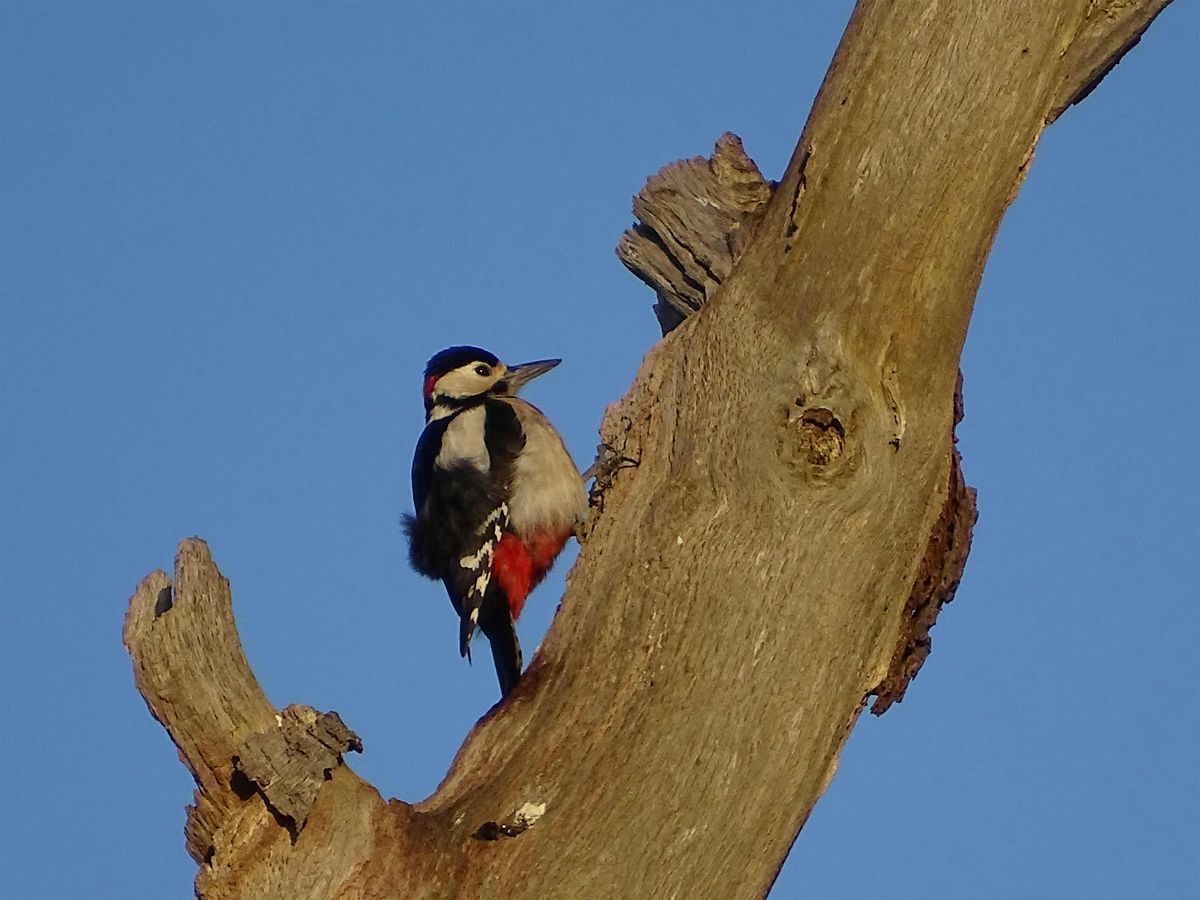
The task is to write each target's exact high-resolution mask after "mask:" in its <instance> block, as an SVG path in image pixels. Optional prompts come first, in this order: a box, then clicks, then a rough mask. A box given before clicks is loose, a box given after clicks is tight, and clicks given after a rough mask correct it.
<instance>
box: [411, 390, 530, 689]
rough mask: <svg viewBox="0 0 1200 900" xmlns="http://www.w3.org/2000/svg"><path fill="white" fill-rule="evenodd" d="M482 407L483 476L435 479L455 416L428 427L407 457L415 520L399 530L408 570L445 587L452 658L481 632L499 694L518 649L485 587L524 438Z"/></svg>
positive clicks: (500, 602) (501, 602)
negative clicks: (452, 617)
mask: <svg viewBox="0 0 1200 900" xmlns="http://www.w3.org/2000/svg"><path fill="white" fill-rule="evenodd" d="M484 406H485V411H486V415H485V419H484V442H485V445H486V447H487V450H488V456H489V460H490V462H489V466H490V468H489V470H488V471H486V472H485V471H482V470H480V469H478V468H476V467H475V466H473V465H470V464H467V463H464V464H459V465H454V466H451V467H449V468H441V467H437V468H436V472H435V466H436V460H437V455H438V448H439V447H440V446H441V443H442V438H443V437H444V435H445V431H446V428H447V427H448V425H449V423H450V422H451V421H452V420H453V419H454V416H450V417H447V418H446V419H439V420H437V421H435V422H431V423H430V424H429V425H428V426H426V428H425V431H424V432H423V433H422V435H421V439H420V441H418V443H417V450H416V454H415V456H414V457H413V468H412V481H413V503H414V506H415V507H416V510H417V514H416V516H415V517H409V518H407V519H406V520H405V529H406V530H407V532H408V535H409V542H410V543H409V558H410V561H411V562H412V565H413V568H414V569H416V570H417V571H418V572H420V573H421V574H422V575H425V576H427V577H429V578H440V579H441V580H442V581H443V582H444V583H445V585H446V592H447V594H449V596H450V602H451V603H452V604H453V605H454V609H455V611H456V612H457V613H458V615H459V618H460V625H459V652H460V653H462V654H463V655H464V656H468V657H469V656H470V641H471V637H472V635H473V634H474V632H475V629H476V627H477V626H478V627H482V628H483V630H484V632H485V634H487V636H488V639H489V641H491V643H492V650H493V655H494V656H495V661H496V671H497V675H498V676H499V678H500V684H501V689H502V690H505V691H506V690H507V688H508V687H511V685H512V684H513V683H515V679H516V677H519V675H520V671H521V669H520V666H521V649H520V645H519V644H518V643H517V640H516V632H515V630H514V628H513V625H512V619H511V616H509V612H508V603H507V600H506V599H505V598H504V596H503V592H502V591H501V590H500V589H499V586H498V585H493V584H492V581H491V575H492V556H493V553H494V552H495V548H496V545H497V544H498V543H499V542H500V539H501V537H502V536H503V533H504V530H505V528H506V527H507V524H508V502H507V501H508V495H509V493H510V489H511V482H512V473H513V468H514V464H515V461H516V457H517V454H519V453H520V451H521V448H522V447H523V446H524V444H525V434H524V432H523V431H522V429H521V425H520V421H519V420H518V419H517V415H516V412H515V411H514V410H513V408H512V406H511V405H509V404H508V403H505V402H503V401H499V400H488V401H486V402H485V404H484ZM489 588H490V589H489Z"/></svg>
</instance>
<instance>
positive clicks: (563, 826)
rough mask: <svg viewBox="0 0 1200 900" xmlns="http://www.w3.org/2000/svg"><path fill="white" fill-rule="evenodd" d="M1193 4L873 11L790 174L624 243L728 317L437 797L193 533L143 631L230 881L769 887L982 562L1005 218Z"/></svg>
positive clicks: (672, 218) (623, 412)
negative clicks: (397, 782) (1097, 93)
mask: <svg viewBox="0 0 1200 900" xmlns="http://www.w3.org/2000/svg"><path fill="white" fill-rule="evenodd" d="M1162 5H1163V4H1162V2H1161V0H1144V2H1140V3H1137V2H1118V0H1107V2H1099V3H1091V4H1088V5H1086V7H1085V5H1084V4H1082V3H1080V2H1078V0H1046V2H1043V3H1038V4H1028V5H1026V6H1023V7H1022V12H1021V14H1020V15H1014V14H1013V13H1012V9H1011V7H1009V6H1008V5H1007V4H997V3H994V2H991V0H963V2H958V3H953V4H946V3H938V2H936V0H900V2H876V0H863V2H860V4H859V6H858V8H857V9H856V10H855V13H854V16H853V17H852V19H851V22H850V24H849V26H848V28H847V31H846V34H845V36H844V38H843V40H842V43H841V46H840V47H839V49H838V52H837V55H836V57H835V59H834V61H833V63H832V65H831V67H830V70H829V73H828V74H827V76H826V79H825V82H824V84H823V85H822V88H821V91H820V94H819V96H818V98H817V101H816V104H815V107H814V109H813V112H812V114H811V116H810V118H809V121H808V124H807V126H806V127H805V130H804V133H803V135H802V136H801V138H800V142H799V144H798V146H797V148H796V152H795V154H794V155H793V158H792V162H791V164H790V165H789V167H788V170H787V172H786V173H785V175H784V177H783V179H782V180H781V182H780V183H779V186H778V188H777V189H776V190H775V192H774V194H773V196H771V197H770V198H769V199H767V197H768V194H769V193H770V191H769V187H768V185H767V183H766V182H765V181H764V180H762V178H761V176H759V175H758V173H757V169H756V168H755V167H754V166H753V164H752V163H750V162H749V160H748V159H747V158H746V157H745V155H744V153H742V151H741V148H740V143H738V142H736V140H735V139H733V138H729V137H727V138H725V139H723V140H722V142H721V143H720V144H719V145H718V149H717V152H716V154H715V155H714V157H713V159H712V160H711V161H691V162H689V163H686V164H682V165H680V166H675V167H668V169H667V170H664V172H663V174H662V175H661V176H660V177H659V178H658V180H657V181H656V180H655V179H651V183H650V184H649V185H648V186H647V190H646V191H645V192H644V193H643V195H642V196H641V199H640V200H639V201H638V214H639V216H641V217H642V222H643V224H642V226H640V227H639V228H637V229H635V230H634V231H633V232H632V233H630V234H627V236H626V238H625V239H624V240H623V242H622V249H621V257H622V259H623V260H624V261H625V262H626V263H627V265H629V266H630V267H631V268H632V269H634V270H635V271H636V272H637V273H638V274H639V277H642V278H643V279H645V280H647V281H648V282H649V283H651V284H652V286H653V287H655V289H656V291H658V292H659V301H660V319H661V320H662V321H663V324H664V328H669V327H670V326H671V325H673V324H677V322H678V318H679V317H680V316H682V315H684V314H686V313H688V312H691V311H694V310H695V309H697V308H698V309H699V311H698V312H696V313H695V314H694V315H690V316H688V318H687V319H686V321H683V322H682V324H680V325H679V327H677V328H675V329H674V330H673V331H671V333H670V334H669V335H667V337H666V338H664V340H663V341H662V342H660V343H659V344H658V346H656V347H655V348H654V349H653V350H652V351H651V352H650V353H648V354H647V356H646V358H645V361H644V363H643V366H642V369H641V371H640V372H639V373H638V375H637V378H636V379H635V381H634V384H633V386H632V388H631V389H630V392H629V393H628V395H627V396H626V397H625V398H624V399H623V400H622V401H621V402H620V403H618V404H614V405H613V406H612V407H611V408H610V409H609V411H608V413H607V414H606V416H605V420H604V424H603V426H602V435H601V436H602V440H603V442H604V447H605V455H606V458H607V459H608V461H609V462H610V463H611V462H615V463H616V464H623V463H625V462H628V461H633V462H636V465H629V466H626V467H624V468H618V467H617V466H616V465H611V466H609V467H608V471H607V475H606V478H605V483H606V484H605V487H604V489H602V490H601V491H599V496H598V499H599V500H601V501H602V503H603V509H602V511H597V513H596V515H595V516H594V520H593V522H592V523H590V525H589V528H590V531H589V532H588V533H587V534H586V535H585V538H586V544H585V547H584V551H583V553H582V554H581V556H580V558H579V561H578V563H577V564H576V566H575V569H574V570H573V572H572V573H571V577H570V582H569V589H568V592H567V595H566V596H565V597H564V599H563V603H562V606H561V609H560V611H559V613H558V615H557V616H556V618H555V621H554V625H553V627H552V629H551V631H550V633H549V634H548V635H547V637H546V639H545V641H544V642H543V646H542V649H541V651H540V652H539V653H538V655H537V656H536V658H535V659H534V660H533V662H532V664H531V666H530V670H529V671H528V672H527V673H526V674H525V676H524V677H523V678H522V680H521V682H520V684H519V685H518V687H517V689H516V690H515V691H514V692H513V693H512V694H511V695H510V696H509V698H508V699H507V701H506V702H505V703H504V704H503V705H502V706H500V707H499V708H498V710H497V711H495V712H494V713H493V714H491V715H489V716H488V717H486V718H484V719H483V720H481V721H480V722H479V724H478V725H477V726H476V728H475V729H474V730H473V731H472V733H471V734H470V735H469V736H468V738H467V740H466V742H465V743H464V745H463V747H462V749H461V750H460V751H459V754H458V757H457V758H456V759H455V761H454V764H453V767H452V768H451V770H450V772H449V773H448V774H447V776H446V779H445V781H444V782H443V783H442V785H441V786H440V787H439V789H438V791H437V792H436V793H435V794H434V795H433V796H432V797H430V798H429V799H428V800H426V801H424V802H423V803H421V804H418V805H416V806H408V805H407V804H404V803H400V802H398V801H390V802H386V803H385V802H384V801H383V800H382V799H381V798H380V797H379V795H378V793H377V792H376V791H375V790H374V789H373V788H371V787H369V786H368V785H365V784H364V783H363V782H362V781H361V780H360V779H359V778H358V777H357V776H356V775H355V774H354V773H353V772H351V771H350V769H349V768H348V767H347V766H346V765H344V764H342V763H341V762H340V754H341V753H342V752H344V751H345V750H346V749H354V747H355V738H354V736H353V735H352V733H350V732H349V730H348V729H345V728H344V726H342V725H341V723H340V720H336V719H334V718H331V717H328V716H326V717H321V716H318V715H317V714H316V713H315V712H314V711H311V710H306V709H291V710H289V711H288V712H286V713H285V714H284V715H282V716H280V717H279V718H277V717H276V713H275V710H274V709H272V708H271V705H270V704H269V703H268V702H267V699H266V698H265V697H264V696H263V694H262V691H261V690H260V689H259V687H258V685H257V683H256V682H255V680H254V677H253V675H252V674H251V673H250V670H249V667H248V666H247V664H246V660H245V657H244V654H243V653H242V649H241V646H240V643H239V642H238V639H237V635H236V632H235V631H234V626H233V619H232V613H231V609H230V597H229V587H228V584H227V582H226V581H225V579H224V578H222V577H221V575H220V573H219V572H218V571H217V569H216V567H215V566H214V565H213V564H212V560H211V558H210V556H209V554H208V550H207V548H206V547H205V546H204V545H203V544H202V543H201V542H200V541H196V540H192V541H186V542H184V544H183V545H182V546H181V548H180V552H179V557H178V560H177V565H176V590H175V593H174V594H173V595H172V594H171V593H170V585H169V583H168V580H167V577H166V575H164V574H163V573H161V572H156V573H153V574H152V575H150V576H149V577H148V578H147V579H146V580H145V581H143V582H142V584H141V585H140V586H139V588H138V591H137V593H136V594H135V595H134V597H133V599H132V601H131V604H130V611H129V614H128V617H127V619H126V627H125V642H126V645H127V647H128V648H129V651H130V654H131V656H132V657H133V662H134V672H135V678H136V681H137V685H138V689H139V690H140V691H141V692H142V694H143V696H144V697H145V698H146V702H147V704H148V705H149V707H150V710H151V712H152V714H153V715H154V716H155V717H156V718H157V719H158V720H159V721H160V722H162V723H163V724H164V725H165V726H166V728H167V729H168V731H169V732H170V734H171V737H172V739H173V740H174V741H175V743H176V745H177V746H178V747H179V750H180V755H181V757H182V758H183V760H184V762H185V763H186V764H187V766H188V767H189V769H190V770H191V771H192V773H193V774H194V775H195V777H196V780H197V785H198V788H197V792H196V806H195V808H194V809H193V810H192V811H191V814H190V816H189V821H188V827H187V835H188V848H189V851H190V852H191V853H192V854H193V856H194V857H195V858H196V859H197V860H198V861H199V862H200V863H201V867H200V874H199V876H198V878H197V890H198V892H199V893H201V894H203V895H204V896H207V897H224V896H241V897H322V898H325V897H334V896H336V897H341V898H350V897H397V896H403V897H463V898H468V897H469V898H491V897H497V898H498V897H507V896H511V895H512V894H513V893H514V892H515V891H516V890H517V886H518V885H519V886H520V889H521V890H522V891H524V892H527V893H530V894H536V895H538V896H545V897H571V898H590V897H613V896H645V897H657V896H687V897H714V898H716V897H720V898H726V897H755V896H762V895H763V894H764V893H765V892H766V891H767V890H768V889H769V886H770V884H771V881H772V880H773V878H774V876H775V873H776V872H777V870H778V867H779V866H780V865H781V864H782V861H783V859H784V857H785V856H786V854H787V851H788V848H789V847H790V845H791V842H792V840H793V838H794V837H795V835H796V834H797V832H798V831H799V829H800V827H801V826H802V824H803V822H804V821H805V819H806V818H807V816H808V814H809V812H810V811H811V809H812V808H813V805H814V804H815V803H816V801H817V799H818V798H819V797H820V795H821V794H822V792H823V791H824V790H825V788H826V786H827V785H828V783H829V780H830V779H831V778H832V777H833V773H834V771H835V770H836V768H837V760H838V754H839V752H840V750H841V747H842V744H843V742H844V741H845V739H846V736H847V735H848V733H849V731H850V729H851V728H852V727H853V725H854V723H855V721H856V719H857V717H858V715H859V713H860V712H861V710H862V709H863V707H864V704H865V702H866V699H867V698H868V696H869V695H870V694H871V693H875V694H876V695H877V696H878V698H879V699H878V703H877V708H878V709H881V708H883V707H886V706H887V705H888V704H889V703H892V702H894V701H896V700H898V699H899V698H900V697H901V696H903V693H904V691H905V689H906V688H907V685H908V683H909V681H910V680H911V678H912V676H913V675H914V674H915V672H916V671H917V669H918V668H919V667H920V664H921V662H922V660H923V659H924V656H925V655H926V654H927V652H928V629H929V626H930V625H931V624H932V621H933V616H934V615H936V611H937V609H938V607H940V605H941V604H943V603H944V602H946V601H948V600H949V599H950V597H952V596H953V592H954V588H955V587H956V585H957V581H958V578H959V576H960V574H961V572H962V565H963V562H964V560H965V556H966V551H967V548H968V546H969V529H970V525H971V523H972V522H973V521H974V498H973V495H972V493H971V492H970V490H969V489H968V488H966V486H965V484H964V483H963V481H962V476H961V473H960V472H959V470H958V466H957V457H956V454H955V453H954V451H953V430H954V425H955V423H956V421H957V418H958V416H959V415H961V404H960V402H956V399H955V396H956V381H957V370H958V358H959V353H960V351H961V347H962V342H963V338H964V336H965V333H966V327H967V322H968V320H969V318H970V313H971V308H972V303H973V299H974V295H975V291H976V289H977V287H978V283H979V278H980V275H981V273H982V269H983V264H984V261H985V259H986V257H987V254H988V251H989V249H990V247H991V244H992V240H993V238H994V236H995V233H996V229H997V227H998V225H999V222H1000V219H1001V217H1002V216H1003V213H1004V211H1005V209H1006V208H1007V206H1008V204H1009V203H1010V202H1011V200H1012V198H1013V197H1014V196H1015V194H1016V191H1017V189H1018V187H1019V185H1020V182H1021V179H1022V177H1023V175H1024V171H1025V169H1026V167H1027V165H1028V163H1029V160H1030V159H1031V156H1032V152H1033V148H1034V147H1035V145H1036V143H1037V140H1038V138H1039V136H1040V134H1041V132H1042V129H1043V128H1044V127H1045V124H1046V123H1047V122H1048V121H1051V120H1053V118H1054V117H1055V116H1057V115H1058V114H1059V113H1060V112H1061V111H1062V109H1063V108H1064V107H1065V105H1067V104H1069V103H1071V102H1074V101H1077V100H1078V99H1079V98H1080V97H1082V96H1083V95H1084V94H1085V93H1086V91H1087V90H1088V89H1089V88H1090V86H1091V85H1092V84H1093V83H1094V81H1095V80H1096V79H1097V78H1098V77H1099V76H1101V75H1102V74H1103V72H1104V71H1106V70H1107V68H1108V67H1110V66H1111V64H1112V63H1113V62H1114V61H1115V60H1117V59H1119V58H1120V56H1121V54H1122V53H1123V52H1124V50H1125V49H1127V48H1128V47H1129V46H1131V45H1132V43H1134V42H1135V41H1136V40H1137V37H1138V36H1139V35H1140V34H1141V31H1142V30H1144V28H1145V27H1146V24H1147V23H1148V22H1149V21H1150V20H1151V19H1153V17H1154V15H1155V14H1156V13H1157V12H1158V10H1160V9H1161V8H1162ZM764 204H765V205H764ZM747 235H749V236H750V239H749V240H748V241H747V240H744V238H745V237H746V236H747ZM664 310H665V311H664ZM672 311H673V312H672Z"/></svg>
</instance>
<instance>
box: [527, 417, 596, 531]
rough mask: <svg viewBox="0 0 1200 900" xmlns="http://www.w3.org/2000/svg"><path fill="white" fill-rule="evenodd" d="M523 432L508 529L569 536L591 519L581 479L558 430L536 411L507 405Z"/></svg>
mask: <svg viewBox="0 0 1200 900" xmlns="http://www.w3.org/2000/svg"><path fill="white" fill-rule="evenodd" d="M508 402H509V403H511V404H512V406H513V409H515V410H516V413H517V418H518V419H519V420H520V422H521V428H522V429H523V430H524V432H525V450H524V451H523V452H522V453H521V454H520V455H519V456H518V457H517V464H516V472H515V473H514V475H515V477H514V479H513V493H512V496H511V497H510V498H509V502H508V509H509V515H508V521H509V526H510V527H511V528H512V529H513V530H514V531H515V532H517V534H528V533H529V532H531V531H535V530H540V529H551V530H554V531H557V532H566V531H570V530H571V529H572V528H574V527H575V523H576V522H580V521H583V519H584V518H585V517H586V516H587V493H586V492H585V491H584V489H583V479H582V478H580V477H579V470H578V469H577V468H575V463H574V462H573V461H572V459H571V454H569V453H568V452H567V448H566V447H565V446H563V442H562V438H560V437H559V436H558V432H557V431H555V430H554V426H552V425H551V424H550V422H549V421H547V419H546V417H545V416H544V415H542V412H541V410H539V409H538V408H537V407H535V406H532V405H530V404H528V403H526V402H525V401H524V400H516V399H514V400H509V401H508Z"/></svg>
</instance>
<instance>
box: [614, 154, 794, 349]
mask: <svg viewBox="0 0 1200 900" xmlns="http://www.w3.org/2000/svg"><path fill="white" fill-rule="evenodd" d="M773 189H774V185H773V184H772V183H771V182H768V181H767V180H766V179H765V178H763V176H762V173H761V172H760V171H759V170H758V166H756V165H755V164H754V160H752V159H750V157H748V156H747V155H746V151H745V149H744V148H743V147H742V141H741V138H739V137H738V136H737V135H735V134H733V133H731V132H726V133H725V134H723V135H721V137H720V139H719V140H718V141H717V144H716V148H715V149H714V150H713V155H712V157H710V158H709V159H705V158H704V157H702V156H697V157H694V158H692V159H684V160H679V161H677V162H673V163H671V164H670V165H667V166H665V167H663V168H662V169H661V170H660V171H659V172H658V174H656V175H651V176H650V178H649V179H647V181H646V185H645V187H643V188H642V189H641V191H639V192H638V195H637V196H636V197H634V199H633V212H634V215H635V216H637V218H638V220H639V221H638V224H637V225H634V226H633V227H632V228H630V229H629V230H628V231H626V232H625V233H624V234H623V235H622V236H621V240H620V243H619V244H618V245H617V256H618V258H619V259H620V260H621V262H622V263H624V265H625V267H626V268H627V269H629V271H631V272H632V273H633V274H634V275H636V276H637V277H638V278H640V279H641V280H642V281H644V282H645V283H646V284H648V285H649V286H650V287H651V288H653V289H654V292H655V293H656V294H657V295H658V303H656V304H655V306H654V312H655V315H657V316H658V321H659V325H661V326H662V331H663V334H666V333H667V332H668V331H670V330H671V329H672V328H674V327H675V326H677V325H678V324H679V323H680V322H682V321H683V320H684V319H685V318H686V317H687V316H689V315H691V314H692V313H694V312H695V311H696V310H698V309H700V307H701V306H703V305H704V303H705V301H706V300H707V299H708V298H709V297H710V296H711V294H712V291H713V290H714V289H715V288H716V287H717V286H718V285H719V284H721V282H723V281H724V280H725V279H726V278H727V277H728V276H729V273H730V272H732V271H733V266H734V264H735V263H736V262H737V261H738V258H739V257H740V256H741V253H742V250H743V248H744V247H745V246H746V244H747V242H748V241H749V239H750V236H751V235H752V234H753V226H754V224H755V223H756V222H757V221H758V219H759V216H760V214H761V212H762V210H763V209H764V208H765V207H766V205H767V201H768V200H770V199H771V192H772V190H773Z"/></svg>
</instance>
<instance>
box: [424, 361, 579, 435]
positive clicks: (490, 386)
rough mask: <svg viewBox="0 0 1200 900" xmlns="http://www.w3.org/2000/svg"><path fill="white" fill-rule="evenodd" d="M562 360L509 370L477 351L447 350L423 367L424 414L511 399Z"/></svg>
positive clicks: (514, 367)
mask: <svg viewBox="0 0 1200 900" xmlns="http://www.w3.org/2000/svg"><path fill="white" fill-rule="evenodd" d="M560 362H562V360H561V359H539V360H535V361H534V362H527V363H521V364H520V365H514V366H508V365H505V364H504V363H502V362H501V361H500V360H499V359H498V358H497V357H496V355H495V354H494V353H489V352H488V351H486V350H483V349H480V348H479V347H447V348H446V349H445V350H443V351H441V352H440V353H436V354H434V355H433V357H432V358H430V360H429V362H428V363H426V365H425V382H424V386H423V388H422V391H423V394H424V398H425V414H426V417H428V418H435V417H436V416H435V410H438V409H445V410H446V411H447V413H448V412H450V411H451V410H453V409H455V408H459V407H462V406H467V405H470V404H472V403H475V402H477V401H479V400H481V399H483V398H485V397H489V396H490V397H511V396H513V395H515V394H516V393H517V391H519V390H520V389H521V388H523V387H524V386H525V385H527V384H528V383H529V382H530V381H532V380H533V379H535V378H537V377H538V376H539V375H543V374H545V373H546V372H549V371H550V370H551V369H553V368H554V367H555V366H557V365H558V364H559V363H560Z"/></svg>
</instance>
